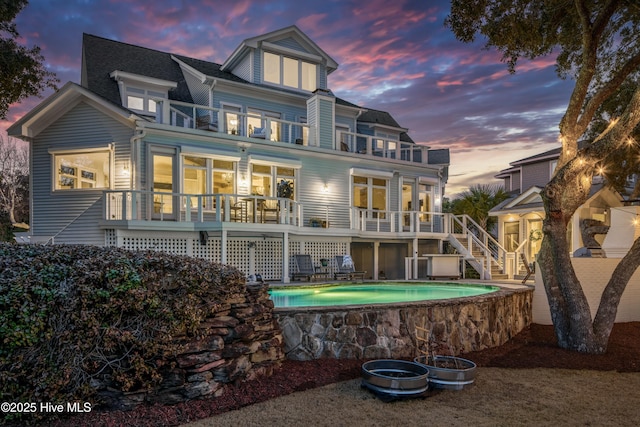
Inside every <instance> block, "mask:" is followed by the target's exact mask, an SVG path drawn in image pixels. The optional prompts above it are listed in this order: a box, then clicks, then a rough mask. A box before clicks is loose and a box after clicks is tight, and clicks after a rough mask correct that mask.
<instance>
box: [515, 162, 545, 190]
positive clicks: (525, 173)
mask: <svg viewBox="0 0 640 427" xmlns="http://www.w3.org/2000/svg"><path fill="white" fill-rule="evenodd" d="M549 171H550V165H549V162H542V163H533V164H529V165H523V166H522V188H521V189H520V190H521V191H524V190H526V189H527V188H530V187H532V186H534V185H537V186H538V187H544V186H545V185H546V184H547V182H549V178H550V177H549Z"/></svg>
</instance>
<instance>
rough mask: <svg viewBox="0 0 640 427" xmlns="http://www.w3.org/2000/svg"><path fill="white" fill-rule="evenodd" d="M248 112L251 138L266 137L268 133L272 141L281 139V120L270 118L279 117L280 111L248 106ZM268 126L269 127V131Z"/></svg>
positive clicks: (248, 132) (248, 133)
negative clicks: (261, 109)
mask: <svg viewBox="0 0 640 427" xmlns="http://www.w3.org/2000/svg"><path fill="white" fill-rule="evenodd" d="M247 114H248V115H247V135H248V136H250V137H251V138H261V139H266V138H267V134H268V136H269V139H270V140H271V141H281V139H280V122H278V121H275V120H270V119H279V118H280V113H275V112H272V111H260V110H256V109H253V108H248V109H247ZM268 119H269V120H268ZM267 124H268V125H267ZM267 127H268V128H269V132H267Z"/></svg>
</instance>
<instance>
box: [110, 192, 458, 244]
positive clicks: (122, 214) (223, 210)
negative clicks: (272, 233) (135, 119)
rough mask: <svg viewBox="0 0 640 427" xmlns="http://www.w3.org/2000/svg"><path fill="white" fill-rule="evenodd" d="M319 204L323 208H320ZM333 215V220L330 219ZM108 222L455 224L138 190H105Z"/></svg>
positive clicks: (391, 227) (419, 228) (383, 229)
mask: <svg viewBox="0 0 640 427" xmlns="http://www.w3.org/2000/svg"><path fill="white" fill-rule="evenodd" d="M314 207H315V208H316V210H317V209H318V206H314ZM330 218H331V220H332V221H333V222H330V221H329V219H330ZM318 219H319V220H321V221H318ZM336 219H337V220H336ZM104 220H105V222H107V223H109V222H111V223H112V224H113V226H116V222H121V223H122V222H137V223H138V224H142V223H144V222H147V224H146V225H145V228H154V227H158V228H166V227H167V226H169V227H171V226H175V227H178V228H184V229H197V228H198V224H200V227H201V226H203V225H204V224H207V226H210V225H211V224H212V223H219V224H222V223H231V224H234V223H235V224H237V226H236V227H237V228H239V229H240V228H245V229H253V230H255V229H260V230H266V229H268V228H269V227H271V226H283V225H284V226H290V227H296V228H302V227H306V228H310V229H313V228H316V227H322V226H324V227H330V228H332V229H334V230H336V231H337V230H339V229H342V230H345V231H347V232H348V234H367V233H396V234H403V233H411V234H417V233H448V230H449V229H450V227H451V225H450V224H451V218H450V215H449V214H443V213H435V212H416V211H390V210H389V211H387V210H377V209H361V208H356V207H350V208H348V209H345V210H344V216H343V218H342V221H340V218H336V215H335V213H333V212H331V215H330V212H329V211H328V210H327V212H326V213H325V214H324V215H320V217H318V216H317V215H316V216H314V215H310V214H308V215H305V213H304V209H303V204H302V203H299V202H296V201H293V200H291V199H285V198H277V197H264V196H251V195H245V194H181V193H166V192H150V191H133V190H122V191H116V190H108V191H105V204H104ZM163 224H164V225H163ZM180 225H182V226H184V227H180ZM309 231H311V230H309ZM316 232H321V231H320V230H317V231H316Z"/></svg>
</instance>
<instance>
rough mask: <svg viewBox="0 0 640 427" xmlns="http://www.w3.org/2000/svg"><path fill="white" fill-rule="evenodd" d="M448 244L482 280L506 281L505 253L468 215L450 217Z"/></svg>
mask: <svg viewBox="0 0 640 427" xmlns="http://www.w3.org/2000/svg"><path fill="white" fill-rule="evenodd" d="M447 241H448V242H449V244H450V245H451V246H452V247H453V248H455V250H456V251H457V252H458V253H459V254H461V255H462V256H463V259H464V260H465V261H467V262H468V263H469V265H471V266H472V267H473V268H474V269H475V270H476V271H477V272H478V274H479V275H480V278H481V279H484V280H499V279H507V278H508V277H509V276H508V275H507V274H506V273H505V263H506V258H507V257H506V255H507V251H506V250H505V249H504V248H503V247H502V246H501V245H500V244H499V243H498V242H497V241H496V240H495V239H494V238H493V237H492V236H491V235H490V234H489V233H487V232H486V231H485V230H484V229H483V228H482V227H480V226H479V225H478V224H477V223H476V222H475V221H474V220H473V219H471V217H469V216H468V215H456V216H452V223H451V227H450V233H449V236H448V238H447Z"/></svg>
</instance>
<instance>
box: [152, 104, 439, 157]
mask: <svg viewBox="0 0 640 427" xmlns="http://www.w3.org/2000/svg"><path fill="white" fill-rule="evenodd" d="M155 101H156V102H157V104H158V108H157V113H156V121H157V122H158V123H163V124H167V125H170V126H177V127H183V128H189V129H200V130H207V131H211V132H217V133H224V134H228V135H237V136H241V137H246V138H255V139H262V140H266V141H274V142H285V143H290V144H298V145H311V146H317V145H318V144H317V141H314V135H315V132H313V129H312V127H311V126H309V125H308V124H306V123H300V122H292V121H289V120H283V119H279V118H276V117H270V116H268V115H267V114H265V113H260V114H258V113H243V112H240V111H234V110H230V109H221V108H214V107H208V106H205V105H197V104H190V103H186V102H180V101H171V100H166V99H155ZM336 141H337V147H336V150H339V151H348V152H351V153H358V154H362V155H368V156H374V157H381V158H386V159H394V160H402V161H407V162H412V163H427V161H428V159H427V151H428V147H425V146H422V145H417V144H413V143H409V142H402V141H397V140H393V139H386V138H380V137H376V136H371V135H364V134H359V133H355V132H345V131H341V130H336Z"/></svg>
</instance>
